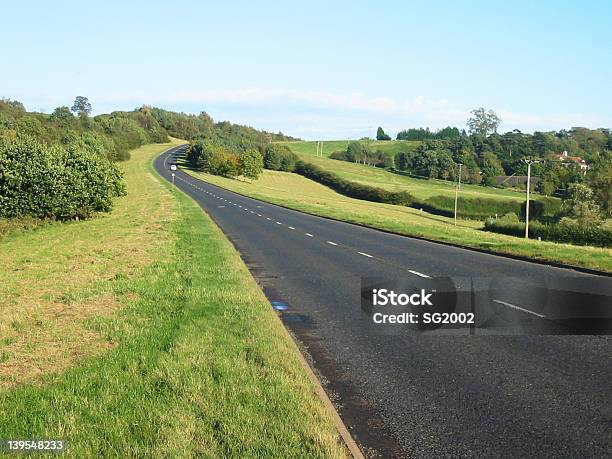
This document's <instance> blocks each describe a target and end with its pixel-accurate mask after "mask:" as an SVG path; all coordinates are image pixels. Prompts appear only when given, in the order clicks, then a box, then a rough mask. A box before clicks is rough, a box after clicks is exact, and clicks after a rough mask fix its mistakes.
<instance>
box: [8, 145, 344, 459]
mask: <svg viewBox="0 0 612 459" xmlns="http://www.w3.org/2000/svg"><path fill="white" fill-rule="evenodd" d="M176 144H178V141H173V143H172V144H161V145H147V146H143V147H141V148H139V149H137V150H135V151H133V152H132V153H131V159H130V160H129V161H126V162H123V163H121V164H120V165H119V167H120V169H121V170H122V172H123V173H124V176H125V182H126V188H127V196H124V197H120V198H117V200H116V204H115V207H114V209H113V210H112V212H109V213H106V214H102V215H100V216H98V218H93V219H89V220H84V221H70V222H68V223H59V222H50V223H48V224H47V225H45V226H39V227H38V229H36V230H35V231H30V230H25V231H13V232H11V233H9V234H7V235H6V236H5V238H4V239H3V240H2V251H1V252H0V271H1V272H2V279H3V282H2V285H1V287H0V288H1V293H2V294H1V295H0V336H1V337H2V339H1V340H0V431H2V434H3V436H4V437H7V438H32V437H35V438H58V437H60V438H64V439H65V440H67V443H68V455H69V456H71V457H108V456H140V457H150V456H158V455H159V454H160V451H163V452H164V455H168V456H173V457H189V456H205V457H254V456H260V457H296V456H302V457H304V456H306V457H345V456H346V452H345V450H344V447H343V446H342V445H341V444H340V443H339V441H338V436H337V433H336V430H335V427H334V425H333V424H332V421H331V418H330V417H329V416H328V414H327V412H326V411H325V409H324V406H323V404H322V402H321V401H320V400H319V399H318V398H317V397H316V395H315V393H314V388H313V387H312V384H311V382H310V381H309V379H308V378H307V376H306V374H305V372H304V371H303V368H302V367H301V364H300V363H299V361H298V358H297V356H296V353H295V352H296V351H295V348H294V344H293V343H292V342H291V340H290V339H289V338H288V336H287V335H286V334H285V332H284V330H283V326H282V323H281V322H280V321H279V320H278V319H277V317H276V316H275V313H274V312H273V310H272V309H271V308H270V305H269V303H268V301H267V300H266V298H265V297H264V295H263V293H262V292H261V290H260V289H259V288H258V286H257V285H256V283H255V281H254V280H253V278H252V277H251V276H250V274H249V272H248V270H247V269H246V267H245V266H244V264H243V263H242V261H241V260H240V257H239V256H238V254H237V253H236V252H235V250H234V249H233V247H232V245H231V244H230V243H229V241H227V239H226V238H225V237H224V236H223V234H222V233H221V232H220V230H219V229H218V228H217V227H216V226H215V225H214V224H213V223H212V221H211V220H210V219H209V218H208V217H207V216H206V214H205V213H203V212H202V211H201V209H200V208H199V207H198V206H197V205H196V204H195V203H194V202H193V201H192V200H191V199H189V198H188V197H186V196H185V195H183V194H181V193H178V192H176V191H175V189H172V188H171V187H170V186H168V185H167V184H165V182H163V183H162V182H161V181H160V179H158V178H157V177H156V176H155V174H154V172H153V170H152V166H151V160H152V158H153V157H155V156H156V155H158V154H159V153H160V152H161V151H163V150H164V149H166V148H168V147H169V146H171V145H176ZM24 407H27V408H28V409H27V410H24Z"/></svg>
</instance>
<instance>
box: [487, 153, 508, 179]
mask: <svg viewBox="0 0 612 459" xmlns="http://www.w3.org/2000/svg"><path fill="white" fill-rule="evenodd" d="M482 174H483V175H484V181H485V183H486V184H487V185H490V186H492V185H495V177H496V176H498V175H504V169H503V168H502V166H501V163H500V161H499V159H498V158H497V156H495V155H494V154H493V153H489V152H486V153H485V154H484V155H483V161H482Z"/></svg>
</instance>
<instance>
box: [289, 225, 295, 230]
mask: <svg viewBox="0 0 612 459" xmlns="http://www.w3.org/2000/svg"><path fill="white" fill-rule="evenodd" d="M287 228H289V229H291V230H294V229H295V228H294V227H293V226H288V227H287Z"/></svg>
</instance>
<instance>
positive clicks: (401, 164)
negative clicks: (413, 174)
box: [395, 151, 410, 171]
mask: <svg viewBox="0 0 612 459" xmlns="http://www.w3.org/2000/svg"><path fill="white" fill-rule="evenodd" d="M395 162H396V164H397V168H398V169H399V170H400V171H405V170H406V169H408V167H410V157H409V155H408V153H404V152H403V151H400V152H399V153H398V154H397V155H396V156H395Z"/></svg>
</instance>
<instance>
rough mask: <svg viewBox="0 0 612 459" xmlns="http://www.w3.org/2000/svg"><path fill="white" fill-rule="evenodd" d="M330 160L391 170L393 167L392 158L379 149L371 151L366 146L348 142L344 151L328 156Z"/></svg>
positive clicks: (389, 154)
mask: <svg viewBox="0 0 612 459" xmlns="http://www.w3.org/2000/svg"><path fill="white" fill-rule="evenodd" d="M330 158H332V159H339V160H342V161H350V162H352V163H359V164H365V165H367V166H376V167H385V168H392V167H394V166H395V162H394V161H395V160H394V156H393V155H392V154H391V153H388V152H384V151H382V150H380V149H377V150H375V151H372V150H371V149H370V147H369V146H368V145H367V144H364V143H362V142H350V143H349V144H348V146H347V148H346V150H342V151H336V152H333V153H332V154H331V155H330Z"/></svg>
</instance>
